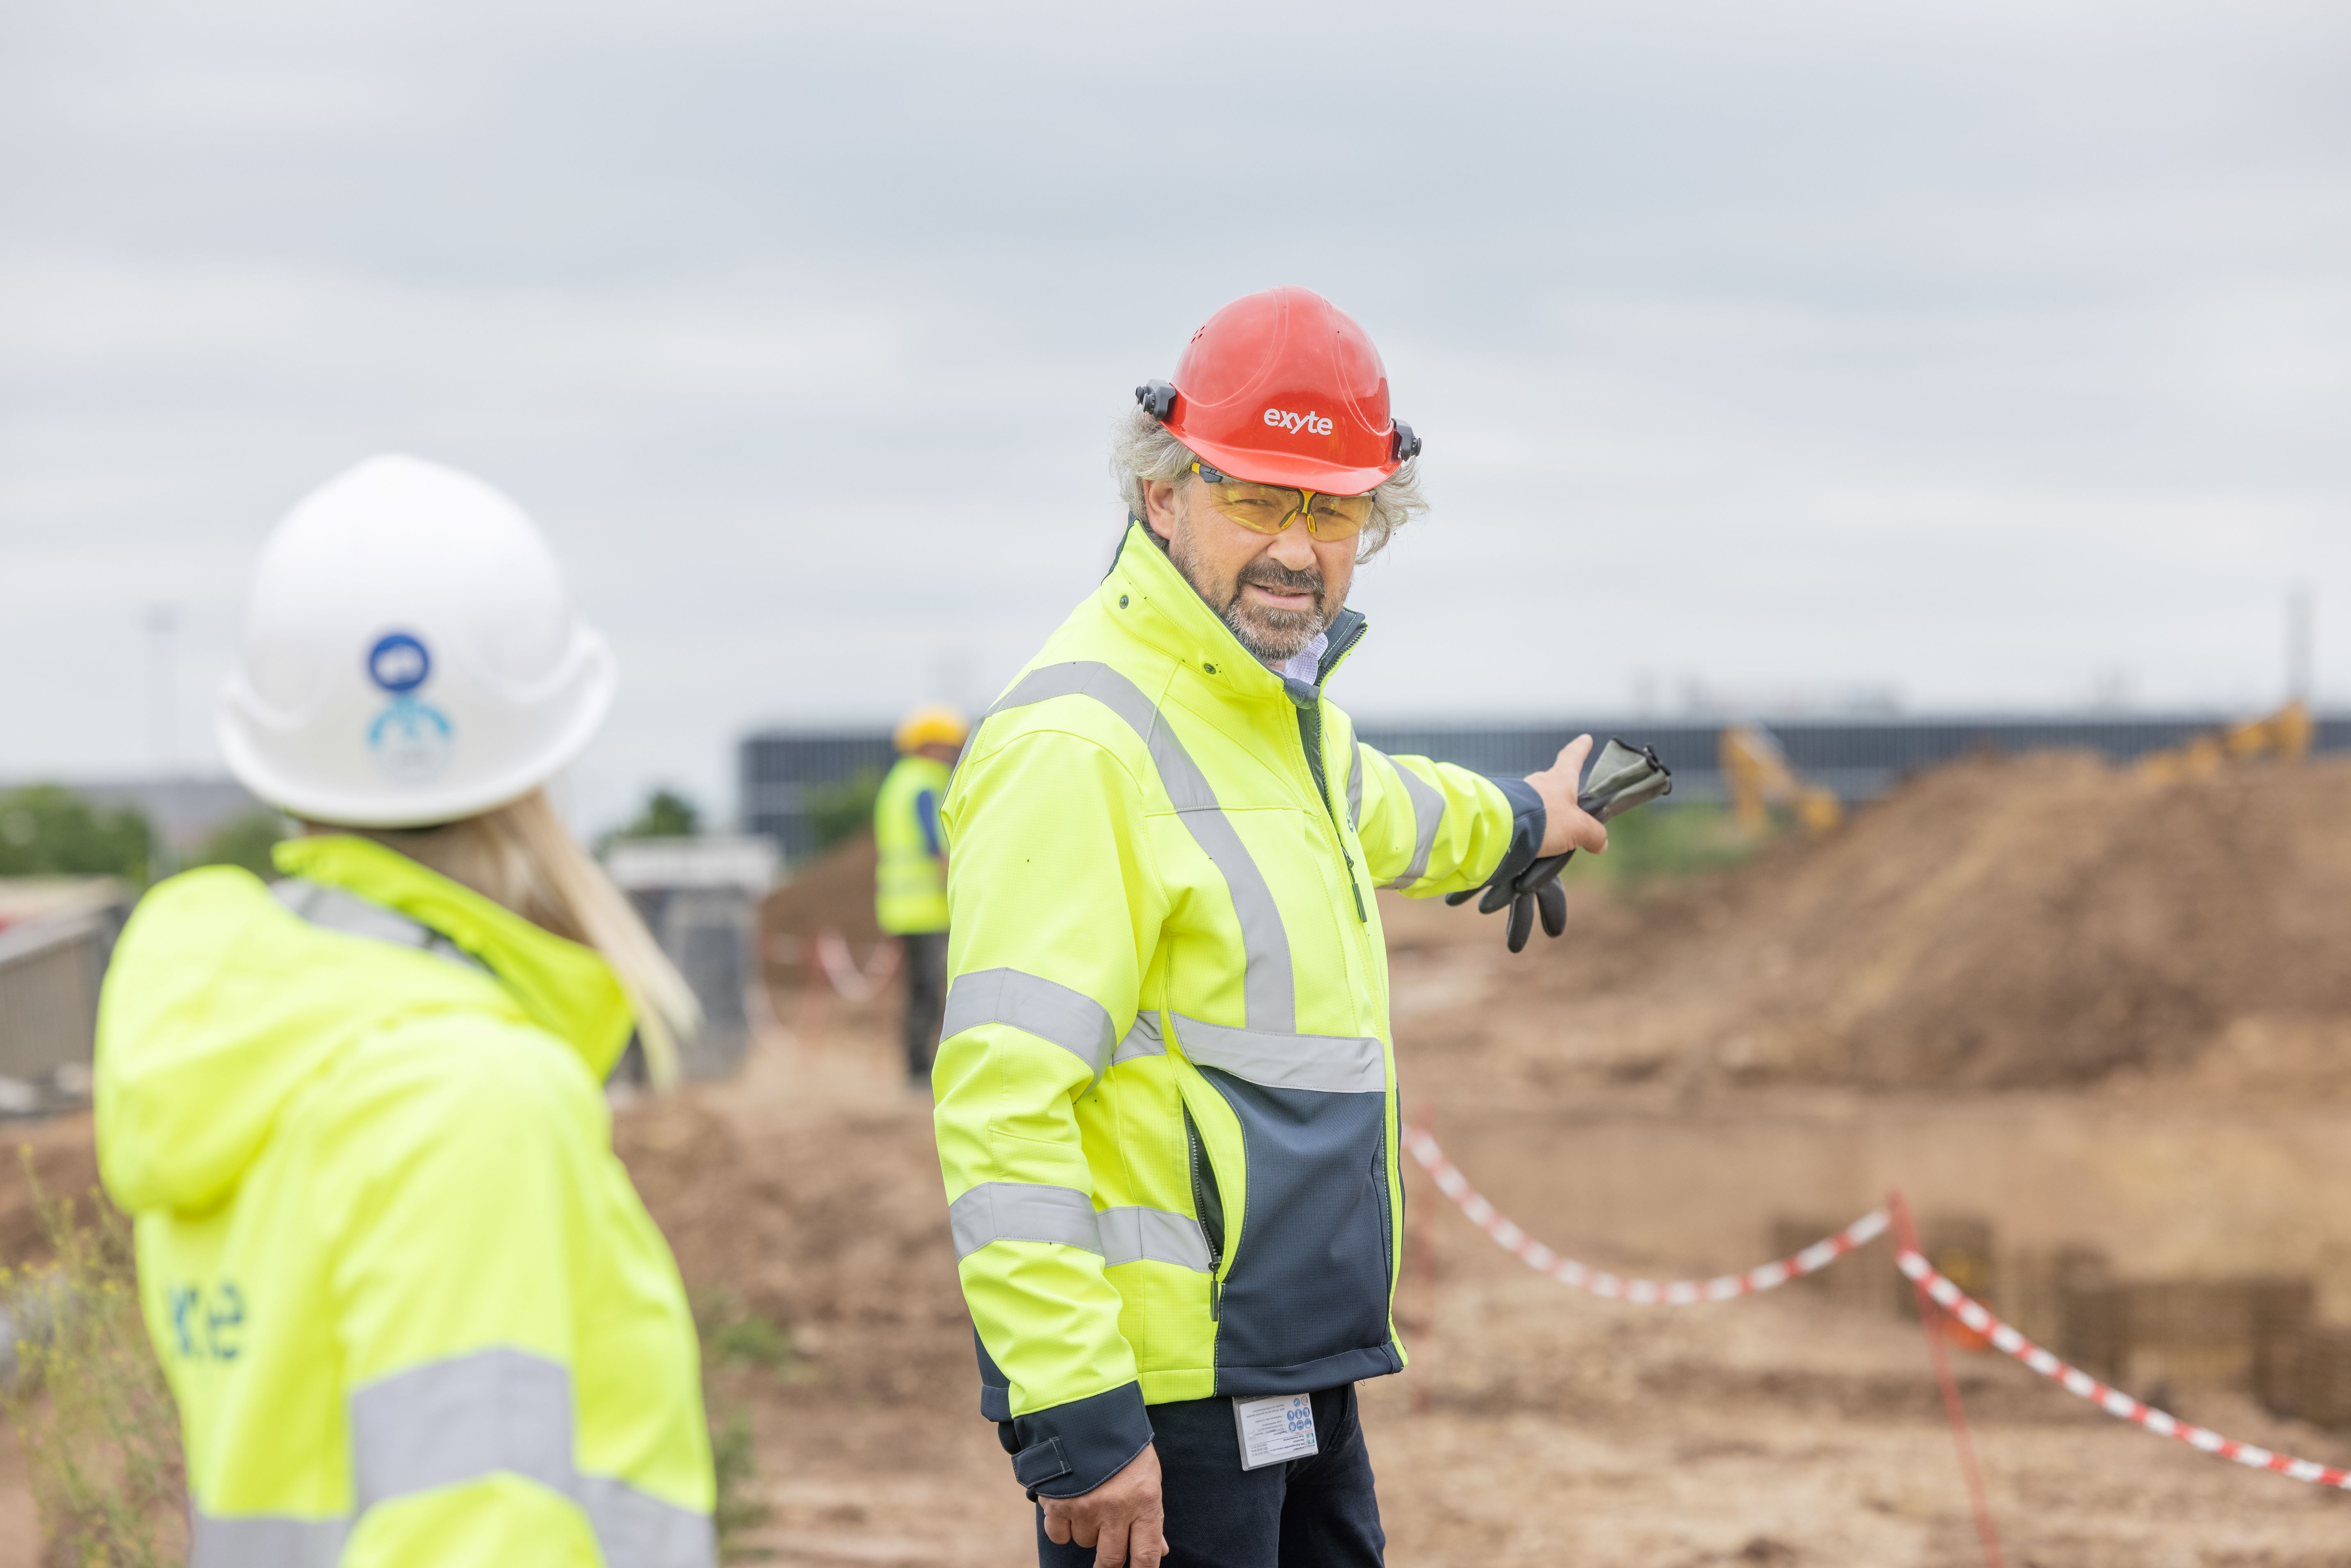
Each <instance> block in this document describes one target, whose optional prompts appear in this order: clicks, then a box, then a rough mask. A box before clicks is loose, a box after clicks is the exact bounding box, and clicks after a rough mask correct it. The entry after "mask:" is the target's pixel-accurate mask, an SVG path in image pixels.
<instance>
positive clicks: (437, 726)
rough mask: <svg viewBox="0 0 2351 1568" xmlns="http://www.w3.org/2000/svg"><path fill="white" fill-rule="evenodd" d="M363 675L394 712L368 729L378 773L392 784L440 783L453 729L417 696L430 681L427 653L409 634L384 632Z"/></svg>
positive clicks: (388, 711) (430, 664)
mask: <svg viewBox="0 0 2351 1568" xmlns="http://www.w3.org/2000/svg"><path fill="white" fill-rule="evenodd" d="M367 673H368V679H370V680H371V681H373V682H374V683H375V684H376V685H379V686H381V687H382V688H383V690H384V691H386V692H387V693H389V694H390V695H391V696H392V706H389V707H387V708H385V709H384V710H383V711H382V712H381V713H380V714H378V715H377V716H376V718H375V722H374V723H373V724H371V725H370V726H368V732H367V743H368V749H369V750H370V751H371V752H372V753H373V754H374V756H375V765H376V768H378V770H379V771H381V773H382V774H383V776H384V777H385V778H387V779H391V780H392V782H393V783H395V784H423V783H428V782H430V781H431V780H432V779H435V778H437V777H439V775H440V773H441V770H442V769H443V768H445V767H447V766H448V764H449V753H450V749H451V744H452V742H454V741H455V738H456V727H455V726H454V725H452V724H451V723H450V722H449V716H448V715H446V714H444V713H443V712H442V711H441V710H440V709H439V708H437V707H434V706H433V705H432V704H430V703H427V702H423V701H421V700H419V698H418V697H417V695H416V692H417V689H418V688H419V687H421V686H422V685H424V683H425V682H426V681H428V680H431V679H432V678H433V654H432V653H431V651H430V650H428V649H427V648H426V647H425V646H424V643H423V640H422V639H420V638H418V637H416V636H415V635H413V633H410V632H385V633H384V634H383V635H382V636H381V637H379V638H377V639H376V642H375V646H374V647H372V648H370V649H369V650H368V656H367Z"/></svg>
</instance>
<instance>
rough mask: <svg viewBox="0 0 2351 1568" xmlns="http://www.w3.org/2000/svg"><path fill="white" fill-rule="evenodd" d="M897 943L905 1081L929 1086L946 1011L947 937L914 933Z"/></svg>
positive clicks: (901, 1039)
mask: <svg viewBox="0 0 2351 1568" xmlns="http://www.w3.org/2000/svg"><path fill="white" fill-rule="evenodd" d="M898 940H899V942H900V943H901V944H903V945H904V954H903V957H904V962H905V966H906V1010H905V1011H904V1013H903V1014H901V1015H900V1016H899V1019H898V1039H899V1040H900V1041H901V1042H902V1043H903V1044H904V1046H905V1048H906V1076H907V1078H908V1079H910V1080H911V1081H913V1082H916V1083H928V1082H930V1081H931V1061H932V1059H933V1058H935V1057H936V1056H937V1055H938V1053H939V1025H940V1023H941V1022H942V1021H944V1019H946V1010H947V934H946V932H944V931H915V932H910V933H908V934H907V935H905V936H901V937H899V938H898Z"/></svg>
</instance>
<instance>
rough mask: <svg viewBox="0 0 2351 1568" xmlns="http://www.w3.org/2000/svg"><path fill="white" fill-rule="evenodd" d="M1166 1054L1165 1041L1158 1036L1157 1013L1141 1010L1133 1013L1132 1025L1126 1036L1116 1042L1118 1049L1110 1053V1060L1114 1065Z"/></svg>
mask: <svg viewBox="0 0 2351 1568" xmlns="http://www.w3.org/2000/svg"><path fill="white" fill-rule="evenodd" d="M1166 1054H1167V1042H1166V1041H1165V1040H1162V1039H1160V1038H1159V1015H1158V1014H1157V1013H1151V1012H1143V1013H1137V1014H1135V1015H1134V1028H1132V1029H1130V1030H1127V1031H1126V1038H1125V1039H1124V1040H1120V1041H1119V1042H1118V1050H1117V1051H1113V1052H1112V1053H1111V1059H1110V1061H1111V1065H1112V1066H1113V1067H1115V1066H1117V1065H1118V1064H1119V1063H1120V1062H1122V1061H1135V1060H1137V1059H1138V1058H1141V1057H1145V1056H1165V1055H1166Z"/></svg>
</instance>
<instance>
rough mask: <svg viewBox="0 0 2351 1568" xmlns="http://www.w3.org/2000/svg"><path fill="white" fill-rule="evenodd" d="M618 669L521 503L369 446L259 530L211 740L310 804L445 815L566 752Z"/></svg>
mask: <svg viewBox="0 0 2351 1568" xmlns="http://www.w3.org/2000/svg"><path fill="white" fill-rule="evenodd" d="M614 679H615V672H614V668H613V662H612V653H611V648H610V647H608V646H607V645H606V643H605V642H604V639H603V638H602V637H601V636H599V635H598V634H597V633H596V632H594V631H592V630H590V628H589V627H587V626H584V625H582V624H581V623H580V621H579V620H578V618H577V617H575V616H574V615H573V614H572V611H571V600H570V596H569V594H568V593H566V592H565V591H564V587H563V577H562V573H561V572H560V571H559V570H558V569H557V567H556V564H555V557H554V555H553V554H552V553H551V552H550V551H549V549H548V548H547V541H546V540H545V539H544V538H540V536H539V532H538V526H537V525H536V524H534V523H533V522H532V521H531V520H530V518H529V517H528V515H527V514H525V513H524V511H523V510H522V508H521V507H517V506H516V505H515V504H514V503H513V502H512V501H510V500H508V499H507V497H504V496H502V495H500V494H499V493H498V492H497V491H496V490H493V489H491V488H490V487H489V486H487V485H485V484H483V483H482V482H481V481H480V480H478V479H475V478H474V477H472V476H469V475H465V474H460V473H458V472H457V471H456V470H455V469H453V468H444V467H442V466H441V465H438V464H434V463H425V462H422V461H420V460H419V459H417V458H413V457H404V456H399V455H390V456H383V457H371V458H369V459H368V460H367V461H366V462H364V463H362V464H360V465H359V466H357V467H356V468H352V469H350V471H349V472H347V473H344V474H342V475H340V476H338V477H337V478H335V479H333V480H331V481H329V483H328V484H327V485H325V486H322V487H321V488H319V489H318V490H316V491H313V492H312V493H311V494H310V495H309V496H308V497H304V499H303V500H302V502H301V503H300V504H299V505H298V506H297V507H295V508H294V509H293V511H291V512H289V513H288V514H287V517H286V520H285V521H284V522H282V523H280V524H278V525H277V532H275V533H273V534H271V535H270V536H269V542H268V543H267V544H266V545H264V546H263V547H262V550H261V559H260V560H259V562H258V563H257V564H256V566H255V568H254V573H253V586H252V590H251V591H250V593H249V594H248V595H247V597H246V611H245V643H244V648H243V651H242V653H241V655H240V657H239V659H238V663H237V667H236V669H235V673H233V674H231V675H230V676H229V680H228V684H227V685H226V686H225V688H224V689H223V690H222V693H221V701H220V709H219V716H218V730H219V735H220V743H221V749H222V750H223V751H224V752H225V753H226V754H227V757H228V765H229V768H230V770H231V771H232V772H234V773H235V775H236V776H237V778H238V779H240V780H242V781H243V782H244V784H245V786H246V789H251V790H252V791H253V792H254V793H255V794H256V795H258V796H259V797H261V799H263V800H266V801H268V802H270V803H271V804H272V805H275V806H278V807H281V808H283V809H284V810H287V811H289V812H291V813H293V814H294V815H296V816H298V817H303V818H307V819H308V820H310V821H320V822H333V823H340V824H342V825H345V826H350V827H361V828H406V827H421V826H423V825H424V824H427V823H432V822H448V821H456V820H457V819H459V818H461V817H471V816H475V815H476V814H478V813H480V812H483V811H486V810H490V809H491V808H492V807H495V806H501V805H504V804H506V803H507V801H509V800H517V799H518V798H520V797H521V796H524V795H527V794H528V793H529V792H530V791H531V790H532V789H536V788H537V787H538V786H539V785H541V784H543V783H545V782H546V781H547V780H548V779H551V778H553V777H554V776H555V775H556V773H557V772H559V770H561V768H563V766H564V765H565V764H566V763H568V762H569V761H570V760H571V759H572V758H574V757H576V756H578V755H579V753H580V748H581V747H584V746H586V745H587V744H588V741H589V738H590V737H591V736H593V735H594V734H595V733H596V729H597V727H598V726H599V725H601V724H602V723H603V721H604V714H605V711H606V710H607V709H609V708H610V707H611V705H612V688H613V685H614Z"/></svg>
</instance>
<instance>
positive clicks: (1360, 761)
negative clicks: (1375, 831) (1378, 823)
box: [1347, 740, 1364, 831]
mask: <svg viewBox="0 0 2351 1568" xmlns="http://www.w3.org/2000/svg"><path fill="white" fill-rule="evenodd" d="M1352 749H1353V757H1351V758H1349V759H1348V762H1347V825H1348V826H1349V827H1351V828H1353V829H1355V830H1356V831H1362V829H1363V826H1364V743H1363V742H1362V741H1360V740H1359V741H1357V742H1355V744H1354V746H1353V748H1352Z"/></svg>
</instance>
